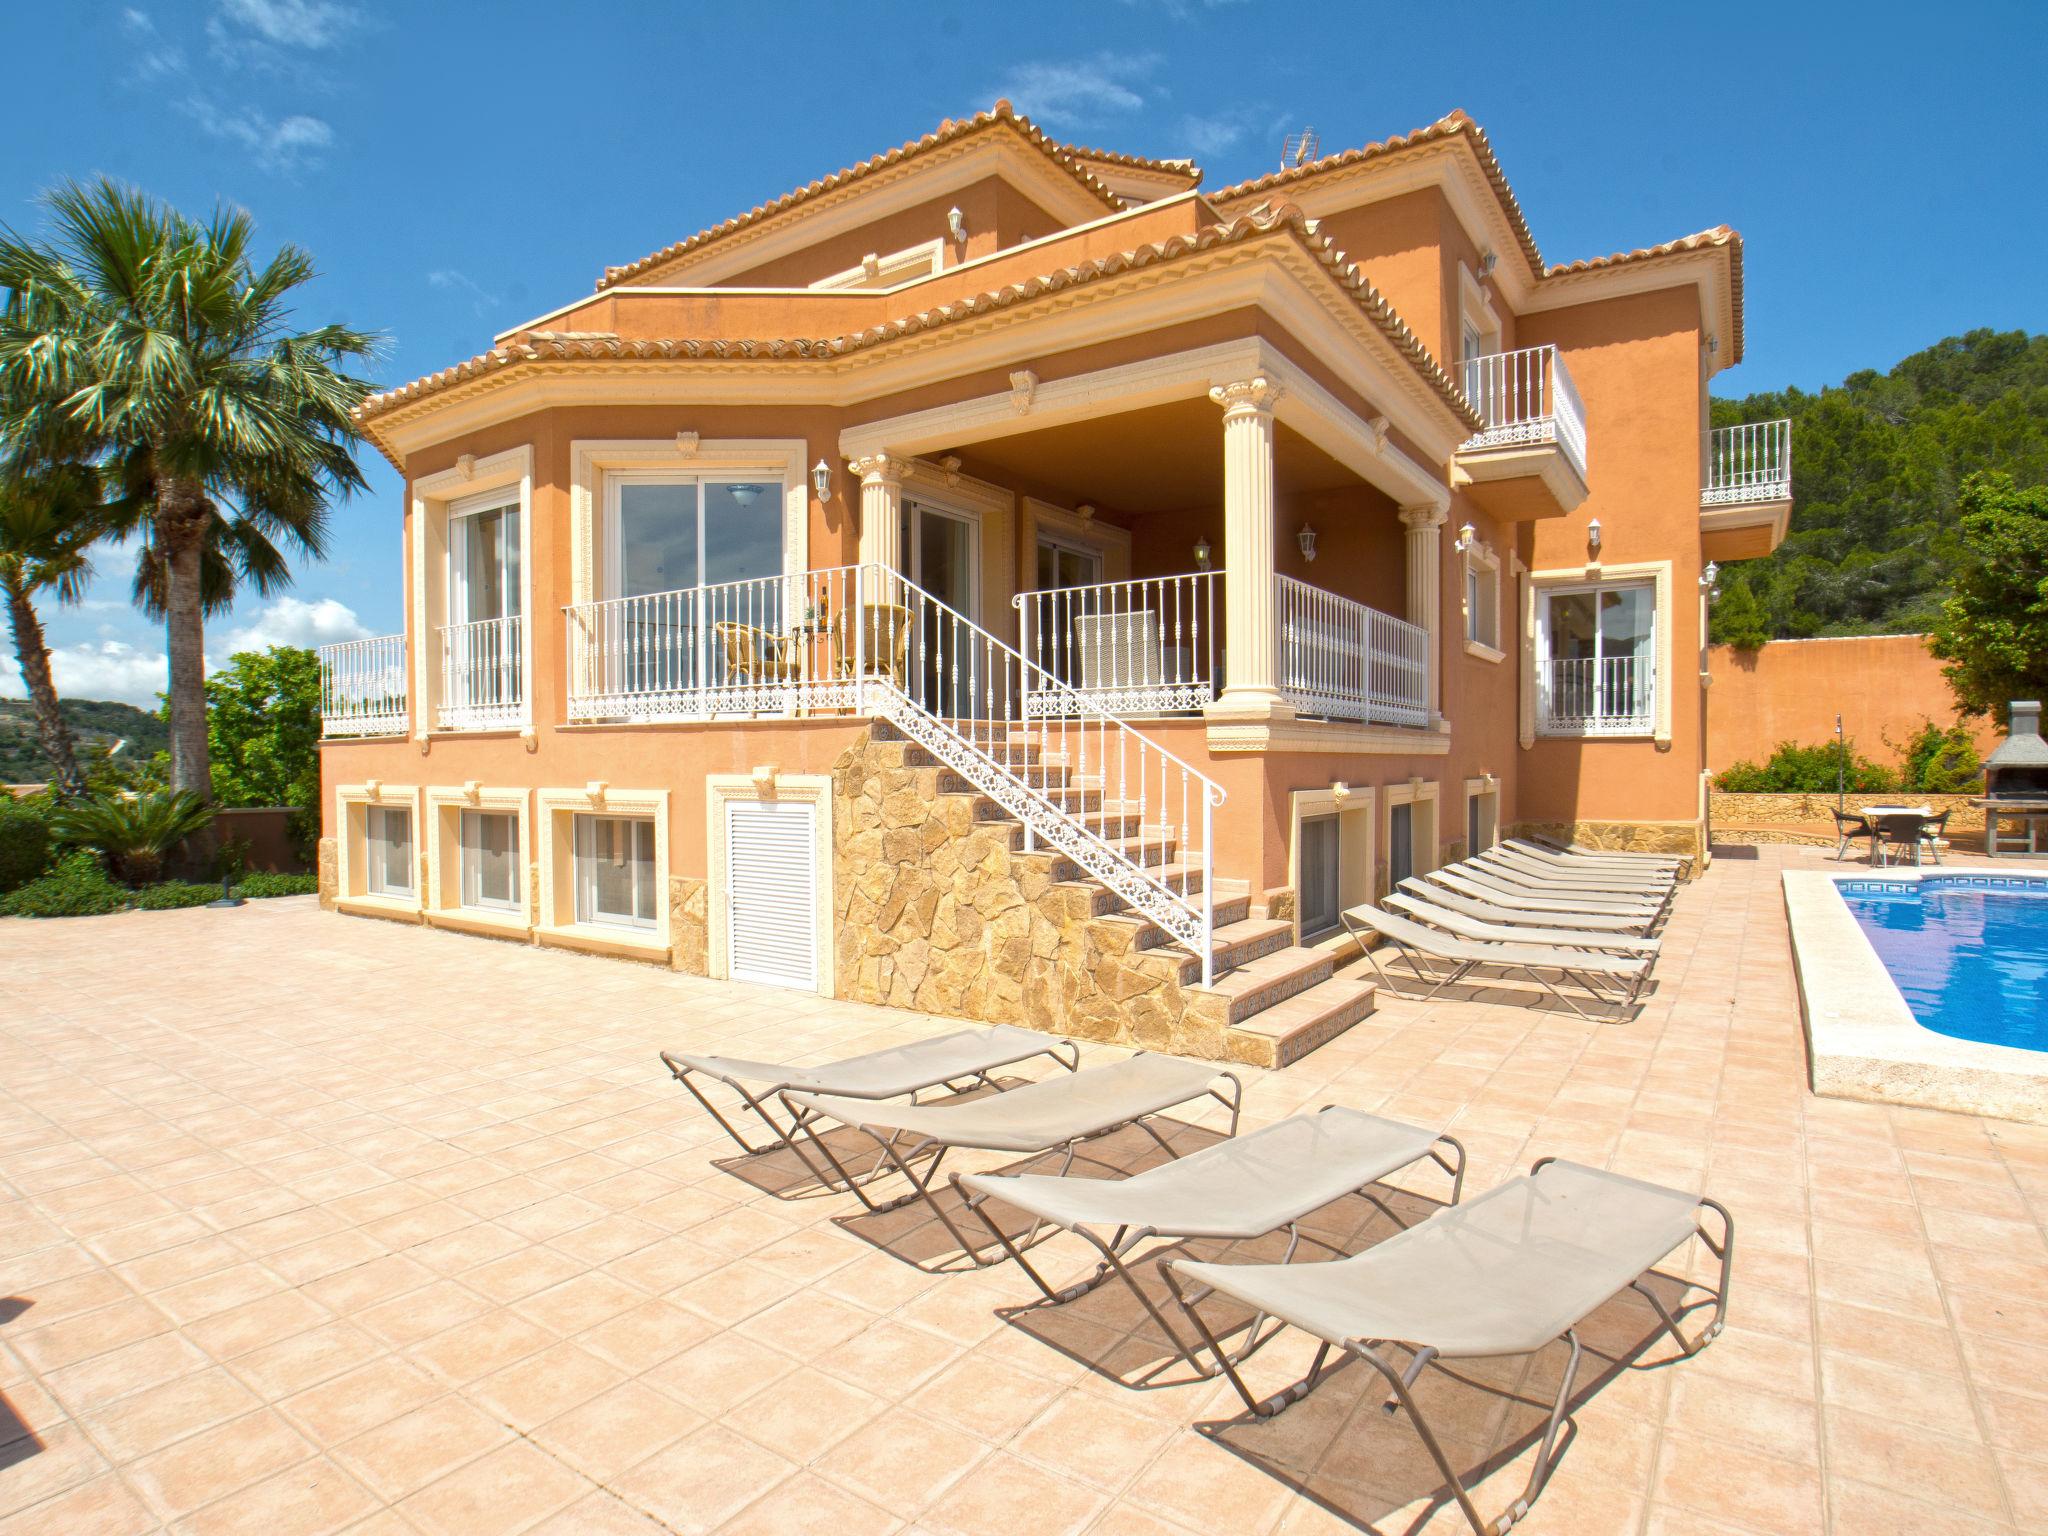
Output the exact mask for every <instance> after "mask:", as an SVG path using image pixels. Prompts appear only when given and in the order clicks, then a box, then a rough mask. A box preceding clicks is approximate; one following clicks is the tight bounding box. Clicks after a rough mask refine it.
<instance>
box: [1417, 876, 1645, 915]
mask: <svg viewBox="0 0 2048 1536" xmlns="http://www.w3.org/2000/svg"><path fill="white" fill-rule="evenodd" d="M1453 872H1454V873H1455V874H1456V875H1457V876H1458V877H1459V878H1460V879H1461V880H1469V881H1470V882H1472V884H1474V885H1478V886H1484V887H1486V888H1487V891H1488V893H1489V894H1492V895H1507V896H1525V897H1533V898H1535V900H1533V901H1531V902H1529V903H1528V905H1531V906H1534V905H1536V904H1537V902H1542V903H1545V904H1547V905H1548V906H1550V907H1552V908H1554V909H1556V910H1558V911H1560V912H1604V913H1607V914H1608V915H1609V916H1621V917H1627V916H1636V917H1640V918H1641V919H1642V921H1643V922H1645V923H1649V924H1655V923H1657V922H1659V921H1661V920H1662V918H1663V916H1664V903H1662V902H1661V901H1657V900H1654V899H1647V898H1644V897H1641V896H1629V895H1623V894H1621V893H1619V892H1614V891H1581V890H1574V889H1572V888H1570V887H1568V886H1562V885H1558V884H1556V883H1554V882H1552V881H1548V880H1542V881H1539V880H1537V879H1535V878H1533V877H1532V876H1529V875H1525V874H1522V873H1520V872H1519V871H1517V870H1512V869H1505V868H1502V867H1501V866H1500V865H1497V864H1483V863H1478V862H1476V861H1470V860H1468V861H1467V862H1465V863H1463V864H1460V865H1458V866H1456V868H1455V870H1454V871H1453Z"/></svg>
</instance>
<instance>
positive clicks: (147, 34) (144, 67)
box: [121, 6, 185, 80]
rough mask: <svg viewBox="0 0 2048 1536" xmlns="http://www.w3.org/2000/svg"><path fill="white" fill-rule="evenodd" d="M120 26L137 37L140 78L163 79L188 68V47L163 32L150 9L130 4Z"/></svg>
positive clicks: (136, 68)
mask: <svg viewBox="0 0 2048 1536" xmlns="http://www.w3.org/2000/svg"><path fill="white" fill-rule="evenodd" d="M121 30H122V31H124V32H126V33H127V34H128V35H129V36H130V37H131V38H133V39H134V40H135V43H136V47H137V49H138V52H137V54H136V58H135V75H136V78H137V79H139V80H160V79H162V78H163V77H164V76H165V75H181V74H183V73H184V72H185V50H184V49H182V48H180V47H179V46H178V45H177V44H176V43H174V42H172V41H171V40H170V39H169V38H167V37H165V36H164V35H163V33H162V32H161V31H160V30H159V29H158V27H157V24H156V18H155V17H153V16H151V15H150V14H149V12H147V11H139V10H137V9H135V8H134V7H133V6H129V7H127V8H126V9H124V10H123V11H122V12H121Z"/></svg>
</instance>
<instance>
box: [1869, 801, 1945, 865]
mask: <svg viewBox="0 0 2048 1536" xmlns="http://www.w3.org/2000/svg"><path fill="white" fill-rule="evenodd" d="M1933 819H1934V818H1933V817H1931V816H1922V815H1920V814H1919V813H1918V812H1917V811H1915V812H1911V813H1905V812H1902V813H1900V814H1897V815H1892V816H1873V817H1871V818H1870V826H1871V831H1872V833H1873V836H1872V837H1871V840H1870V846H1871V851H1872V852H1873V853H1875V854H1876V855H1877V858H1876V861H1875V862H1877V863H1879V864H1896V863H1900V862H1902V861H1903V857H1904V854H1905V852H1906V850H1908V849H1911V850H1912V854H1913V863H1914V865H1915V866H1916V867H1917V866H1918V865H1919V863H1920V839H1921V838H1922V837H1924V836H1925V835H1926V832H1927V824H1928V823H1929V822H1930V821H1932V820H1933ZM1894 849H1896V850H1898V852H1899V855H1900V857H1899V858H1894V857H1893V850H1894Z"/></svg>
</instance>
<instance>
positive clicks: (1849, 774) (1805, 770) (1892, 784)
mask: <svg viewBox="0 0 2048 1536" xmlns="http://www.w3.org/2000/svg"><path fill="white" fill-rule="evenodd" d="M1845 768H1846V770H1847V771H1846V773H1844V772H1843V770H1844V769H1845ZM1844 779H1845V780H1846V783H1845V784H1844V787H1845V788H1847V789H1848V791H1849V792H1850V793H1851V794H1859V795H1869V794H1880V793H1883V792H1884V791H1886V790H1894V789H1897V788H1898V787H1899V776H1898V775H1897V774H1896V773H1894V772H1893V771H1892V770H1891V769H1889V768H1887V767H1885V766H1884V765H1883V764H1882V763H1874V762H1872V761H1871V760H1870V759H1869V758H1867V757H1859V756H1858V755H1857V753H1856V743H1855V742H1853V741H1843V742H1841V743H1839V744H1838V743H1836V742H1832V741H1828V742H1822V743H1821V744H1819V745H1818V746H1811V747H1802V746H1800V745H1799V744H1798V743H1797V742H1791V741H1781V742H1779V743H1778V749H1777V750H1776V751H1775V752H1773V753H1772V754H1771V755H1770V759H1769V760H1768V761H1767V762H1764V763H1760V764H1759V763H1733V764H1730V765H1729V766H1728V767H1726V768H1724V769H1722V770H1721V772H1720V773H1718V774H1716V775H1715V776H1714V787H1715V788H1716V789H1720V790H1726V791H1728V792H1730V793H1733V794H1751V795H1755V794H1766V795H1789V794H1833V793H1834V792H1835V786H1836V784H1837V783H1838V782H1841V781H1842V780H1844Z"/></svg>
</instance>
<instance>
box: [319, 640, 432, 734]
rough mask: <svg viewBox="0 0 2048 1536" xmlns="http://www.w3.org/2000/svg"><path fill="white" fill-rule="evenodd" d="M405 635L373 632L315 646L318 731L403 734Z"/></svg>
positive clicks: (406, 716) (405, 725)
mask: <svg viewBox="0 0 2048 1536" xmlns="http://www.w3.org/2000/svg"><path fill="white" fill-rule="evenodd" d="M405 680H406V664H405V636H403V635H378V636H377V637H376V638H375V639H371V640H344V641H342V642H341V643H340V644H338V645H323V646H321V647H320V734H321V735H323V736H403V735H404V734H405V733H406V730H407V727H408V722H409V718H410V717H409V716H408V714H407V712H406V692H407V690H406V685H405Z"/></svg>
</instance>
